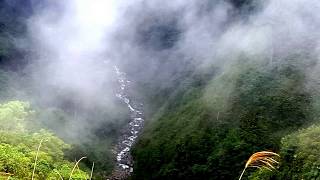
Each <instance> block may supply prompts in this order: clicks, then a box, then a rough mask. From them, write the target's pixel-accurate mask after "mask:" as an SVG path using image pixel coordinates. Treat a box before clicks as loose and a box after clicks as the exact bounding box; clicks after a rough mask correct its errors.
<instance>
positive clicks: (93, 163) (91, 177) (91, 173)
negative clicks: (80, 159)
mask: <svg viewBox="0 0 320 180" xmlns="http://www.w3.org/2000/svg"><path fill="white" fill-rule="evenodd" d="M93 169H94V162H93V163H92V168H91V173H90V180H91V179H92V175H93Z"/></svg>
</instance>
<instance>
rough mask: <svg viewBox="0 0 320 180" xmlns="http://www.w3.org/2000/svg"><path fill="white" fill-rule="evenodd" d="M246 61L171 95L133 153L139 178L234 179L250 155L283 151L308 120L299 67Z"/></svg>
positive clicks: (308, 105)
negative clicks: (286, 137)
mask: <svg viewBox="0 0 320 180" xmlns="http://www.w3.org/2000/svg"><path fill="white" fill-rule="evenodd" d="M240 62H241V63H240ZM240 62H239V63H236V64H235V65H234V66H233V67H232V68H230V70H229V71H228V72H225V73H223V74H217V75H214V76H212V80H211V82H208V81H207V80H204V79H202V80H203V81H204V82H207V83H204V84H202V85H199V84H197V83H198V82H200V81H199V79H195V78H194V77H191V78H190V79H188V81H190V82H191V83H190V84H188V85H187V86H186V87H184V88H181V87H180V88H179V90H178V91H179V93H176V94H175V93H173V95H172V97H170V98H169V101H168V102H167V103H166V105H164V107H162V110H161V112H159V113H158V114H156V115H155V117H154V119H153V120H152V121H151V122H150V123H149V124H147V126H146V129H145V132H144V134H143V136H142V138H141V140H140V141H139V143H138V144H137V145H136V147H135V149H134V151H133V155H134V158H135V167H136V171H135V179H235V178H236V177H237V176H238V175H239V172H240V171H241V168H242V166H243V164H244V160H245V159H247V157H248V156H249V155H250V154H251V153H253V152H255V151H260V150H274V151H278V150H279V149H280V146H281V144H280V140H281V138H282V136H284V135H285V134H287V133H289V132H292V131H294V130H296V129H298V128H299V127H301V126H302V125H304V124H306V123H307V122H308V121H310V120H309V119H308V116H309V115H310V111H309V110H310V109H311V106H312V105H311V99H310V94H309V93H308V92H306V91H305V90H304V80H305V79H304V78H305V75H304V73H303V71H302V69H301V68H303V67H301V65H299V64H292V63H288V64H285V63H284V64H282V65H279V66H274V67H273V66H270V65H269V66H270V67H269V68H267V69H263V68H261V67H262V66H261V64H260V65H252V64H253V63H248V64H247V63H244V60H243V59H242V61H240ZM247 62H249V61H247ZM267 66H268V65H267ZM263 67H265V66H263ZM206 84H207V85H206ZM203 94H205V95H203Z"/></svg>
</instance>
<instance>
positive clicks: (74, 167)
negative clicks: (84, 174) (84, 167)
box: [69, 157, 87, 180]
mask: <svg viewBox="0 0 320 180" xmlns="http://www.w3.org/2000/svg"><path fill="white" fill-rule="evenodd" d="M85 158H87V157H82V158H80V159H79V160H78V161H77V163H76V164H75V165H74V166H73V169H72V171H71V173H70V176H69V180H71V178H72V174H73V172H74V170H75V169H76V167H77V166H78V164H79V162H80V161H81V160H82V159H85Z"/></svg>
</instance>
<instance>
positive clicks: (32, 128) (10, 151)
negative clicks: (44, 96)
mask: <svg viewBox="0 0 320 180" xmlns="http://www.w3.org/2000/svg"><path fill="white" fill-rule="evenodd" d="M33 114H34V111H32V110H31V109H30V106H29V104H27V103H24V102H20V101H11V102H8V103H6V104H1V105H0V124H1V125H0V142H1V143H0V177H2V178H3V177H8V176H10V179H26V178H31V177H32V173H33V168H34V165H35V162H36V169H35V174H34V178H36V179H59V178H60V176H59V174H60V175H61V176H62V177H63V178H65V179H66V178H69V176H70V174H71V171H72V169H73V167H74V165H75V164H74V163H73V162H70V161H68V160H66V159H65V157H64V151H65V150H66V149H68V148H70V146H69V145H67V144H66V143H65V142H63V141H62V140H61V139H60V138H58V137H56V136H55V135H54V134H53V133H51V132H50V131H48V130H44V129H41V130H37V126H36V124H37V122H36V121H35V119H34V117H32V116H33ZM40 142H42V143H41V147H40V149H39V151H37V149H38V147H39V144H40ZM37 154H38V155H37ZM36 157H37V159H38V160H37V161H36V160H35V158H36ZM87 177H88V174H87V173H85V172H84V171H81V170H77V171H75V172H74V174H73V175H72V178H73V179H83V178H87Z"/></svg>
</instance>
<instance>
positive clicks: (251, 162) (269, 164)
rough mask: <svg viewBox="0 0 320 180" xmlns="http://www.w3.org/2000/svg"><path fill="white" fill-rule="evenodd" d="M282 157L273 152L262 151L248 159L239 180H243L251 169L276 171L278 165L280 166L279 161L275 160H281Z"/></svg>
mask: <svg viewBox="0 0 320 180" xmlns="http://www.w3.org/2000/svg"><path fill="white" fill-rule="evenodd" d="M279 157H280V155H279V154H277V153H274V152H271V151H261V152H256V153H254V154H252V155H251V157H250V158H249V159H248V161H247V163H246V165H245V167H244V169H243V171H242V173H241V175H240V177H239V180H241V178H242V176H243V174H244V172H245V171H246V169H247V168H249V167H254V168H259V169H263V168H264V169H267V170H269V171H272V170H274V169H276V165H278V164H279V161H276V160H275V158H279Z"/></svg>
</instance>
